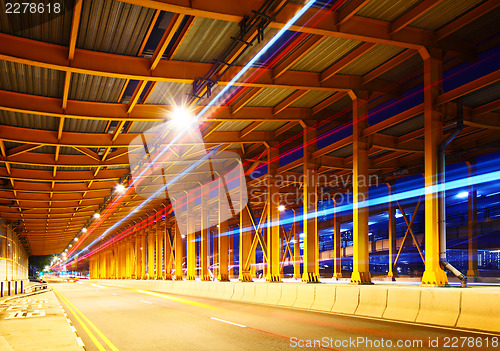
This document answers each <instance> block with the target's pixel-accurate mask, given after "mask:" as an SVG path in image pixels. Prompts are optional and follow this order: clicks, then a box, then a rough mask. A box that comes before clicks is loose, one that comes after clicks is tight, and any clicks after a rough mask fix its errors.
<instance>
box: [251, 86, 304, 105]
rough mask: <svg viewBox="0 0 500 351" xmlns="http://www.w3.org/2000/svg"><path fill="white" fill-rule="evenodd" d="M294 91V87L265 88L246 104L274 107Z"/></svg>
mask: <svg viewBox="0 0 500 351" xmlns="http://www.w3.org/2000/svg"><path fill="white" fill-rule="evenodd" d="M294 91H295V89H279V88H265V89H262V91H261V92H260V93H259V94H257V96H255V97H254V98H253V99H252V100H250V102H249V103H248V104H247V106H254V107H256V106H258V107H274V106H276V105H277V104H279V103H280V102H281V101H283V100H284V99H285V98H286V97H287V96H289V95H290V94H292V93H293V92H294Z"/></svg>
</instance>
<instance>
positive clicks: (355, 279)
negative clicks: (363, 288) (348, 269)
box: [351, 272, 373, 284]
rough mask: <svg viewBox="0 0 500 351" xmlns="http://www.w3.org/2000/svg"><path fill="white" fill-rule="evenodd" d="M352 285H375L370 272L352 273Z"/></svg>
mask: <svg viewBox="0 0 500 351" xmlns="http://www.w3.org/2000/svg"><path fill="white" fill-rule="evenodd" d="M351 283H352V284H373V283H372V277H371V275H370V272H352V275H351Z"/></svg>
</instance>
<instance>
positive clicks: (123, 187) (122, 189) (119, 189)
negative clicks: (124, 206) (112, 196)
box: [115, 184, 125, 193]
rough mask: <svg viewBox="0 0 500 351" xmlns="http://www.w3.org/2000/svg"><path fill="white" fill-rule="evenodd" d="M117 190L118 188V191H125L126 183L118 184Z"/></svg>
mask: <svg viewBox="0 0 500 351" xmlns="http://www.w3.org/2000/svg"><path fill="white" fill-rule="evenodd" d="M115 190H116V192H117V193H123V191H124V190H125V185H123V184H116V186H115Z"/></svg>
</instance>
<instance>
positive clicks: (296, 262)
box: [292, 209, 302, 279]
mask: <svg viewBox="0 0 500 351" xmlns="http://www.w3.org/2000/svg"><path fill="white" fill-rule="evenodd" d="M292 210H293V214H294V217H293V226H294V233H293V277H294V278H295V279H300V278H301V277H302V275H301V272H300V262H301V255H300V233H302V222H301V221H297V220H295V209H292Z"/></svg>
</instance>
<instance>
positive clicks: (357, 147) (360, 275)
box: [350, 93, 371, 284]
mask: <svg viewBox="0 0 500 351" xmlns="http://www.w3.org/2000/svg"><path fill="white" fill-rule="evenodd" d="M350 95H351V98H352V103H353V109H352V117H353V118H352V119H353V123H352V138H353V142H352V148H353V174H352V179H353V214H352V219H353V257H352V263H353V264H352V275H351V282H352V283H357V284H363V283H371V276H370V270H369V261H368V216H369V209H368V206H367V205H366V203H365V204H363V202H364V201H368V142H367V140H366V137H363V136H362V133H363V130H364V129H365V128H367V127H368V96H367V94H360V93H357V94H354V93H351V94H350ZM360 203H361V204H360Z"/></svg>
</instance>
